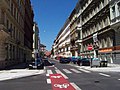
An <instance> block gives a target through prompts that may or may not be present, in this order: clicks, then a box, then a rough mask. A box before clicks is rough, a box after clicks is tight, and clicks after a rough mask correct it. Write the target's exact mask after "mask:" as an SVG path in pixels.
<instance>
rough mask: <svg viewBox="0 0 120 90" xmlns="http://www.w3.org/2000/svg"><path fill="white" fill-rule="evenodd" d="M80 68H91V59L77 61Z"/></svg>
mask: <svg viewBox="0 0 120 90" xmlns="http://www.w3.org/2000/svg"><path fill="white" fill-rule="evenodd" d="M77 64H78V65H79V66H90V59H89V58H79V59H78V61H77Z"/></svg>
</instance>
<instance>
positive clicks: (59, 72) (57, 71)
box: [55, 70, 68, 79]
mask: <svg viewBox="0 0 120 90" xmlns="http://www.w3.org/2000/svg"><path fill="white" fill-rule="evenodd" d="M55 71H56V73H58V74H61V75H62V76H63V77H64V78H65V79H68V77H67V76H66V75H65V74H63V73H62V72H61V71H60V70H55Z"/></svg>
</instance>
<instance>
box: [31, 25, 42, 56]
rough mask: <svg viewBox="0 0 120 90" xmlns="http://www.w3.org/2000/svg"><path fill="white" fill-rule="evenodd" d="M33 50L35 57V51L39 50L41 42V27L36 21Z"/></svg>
mask: <svg viewBox="0 0 120 90" xmlns="http://www.w3.org/2000/svg"><path fill="white" fill-rule="evenodd" d="M33 32H34V33H33V52H32V57H33V58H35V53H38V52H39V43H40V39H39V28H38V25H37V24H36V23H34V26H33Z"/></svg>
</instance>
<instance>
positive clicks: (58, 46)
mask: <svg viewBox="0 0 120 90" xmlns="http://www.w3.org/2000/svg"><path fill="white" fill-rule="evenodd" d="M52 49H53V52H54V57H56V56H64V57H71V52H70V21H69V19H67V20H66V22H65V24H64V25H63V27H62V29H61V30H60V32H59V33H58V35H57V37H56V39H55V41H54V44H53V46H52Z"/></svg>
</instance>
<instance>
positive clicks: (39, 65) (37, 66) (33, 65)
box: [28, 58, 44, 69]
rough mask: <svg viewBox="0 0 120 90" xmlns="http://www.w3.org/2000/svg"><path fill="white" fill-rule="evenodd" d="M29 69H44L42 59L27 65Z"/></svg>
mask: <svg viewBox="0 0 120 90" xmlns="http://www.w3.org/2000/svg"><path fill="white" fill-rule="evenodd" d="M28 68H29V69H44V62H43V61H42V59H39V58H38V59H37V60H36V61H34V62H31V63H29V65H28Z"/></svg>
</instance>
